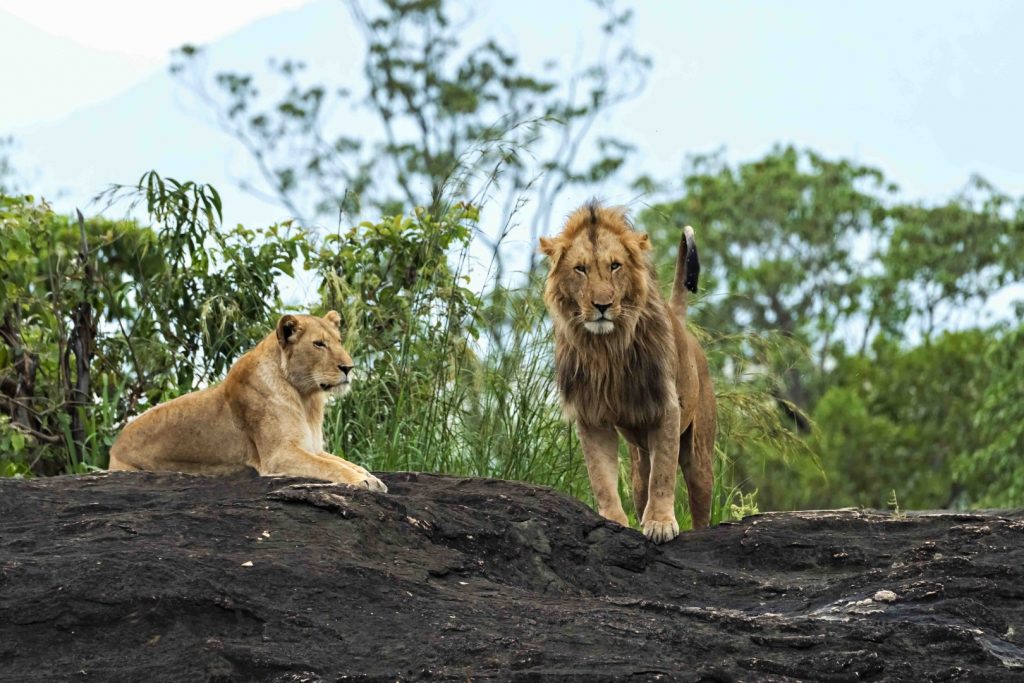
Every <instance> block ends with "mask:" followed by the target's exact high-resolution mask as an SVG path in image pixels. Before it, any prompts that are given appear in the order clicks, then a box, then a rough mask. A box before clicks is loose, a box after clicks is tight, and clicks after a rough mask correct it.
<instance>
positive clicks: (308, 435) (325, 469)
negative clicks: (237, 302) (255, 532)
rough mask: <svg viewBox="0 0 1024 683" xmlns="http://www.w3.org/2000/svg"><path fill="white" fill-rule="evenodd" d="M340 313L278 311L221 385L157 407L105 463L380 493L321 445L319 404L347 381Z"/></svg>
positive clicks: (129, 429)
mask: <svg viewBox="0 0 1024 683" xmlns="http://www.w3.org/2000/svg"><path fill="white" fill-rule="evenodd" d="M339 322H340V319H339V317H338V314H337V313H335V312H334V311H331V312H330V313H328V314H327V315H325V316H324V317H323V318H317V317H315V316H311V315H286V316H284V317H282V318H281V320H280V321H279V322H278V323H277V329H275V330H274V331H273V332H271V333H270V334H268V335H267V337H266V338H265V339H264V340H263V341H261V342H260V343H259V344H258V345H257V346H256V348H254V349H253V350H252V351H249V352H248V353H246V354H245V355H244V356H242V357H241V358H239V359H238V361H237V362H236V363H235V364H234V365H233V366H232V367H231V370H230V371H229V372H228V375H227V377H226V378H224V381H223V382H221V383H220V384H218V385H216V386H213V387H210V388H208V389H203V390H201V391H196V392H193V393H191V394H185V395H184V396H179V397H178V398H176V399H174V400H172V401H168V402H167V403H163V404H161V405H158V406H156V407H154V408H151V409H150V410H147V411H146V412H145V413H143V414H142V415H140V416H139V417H138V419H136V420H134V421H132V422H130V423H129V424H128V425H126V426H125V428H124V430H123V431H122V432H121V434H120V435H119V436H118V437H117V441H115V442H114V445H113V447H111V449H110V469H111V470H150V471H172V472H188V473H193V474H229V473H232V472H238V471H241V470H244V469H245V468H247V467H251V468H253V469H255V470H256V471H257V472H259V473H260V474H261V475H264V476H272V475H278V476H294V477H312V478H314V479H325V480H327V481H332V482H340V483H343V484H352V485H357V486H365V487H366V488H369V489H372V490H374V491H387V487H386V486H385V485H384V483H383V482H382V481H381V480H380V479H378V478H377V477H375V476H373V475H372V474H370V473H369V472H367V471H366V470H365V469H363V468H362V467H360V466H359V465H356V464H354V463H351V462H348V461H346V460H343V459H341V458H339V457H337V456H335V455H331V454H330V453H325V452H324V437H323V420H324V404H325V403H326V401H327V397H328V396H329V395H330V394H331V393H336V394H344V393H346V392H348V390H349V388H350V387H351V378H352V358H351V357H350V356H349V355H348V352H347V351H345V349H344V347H342V345H341V334H340V332H339V331H338V323H339Z"/></svg>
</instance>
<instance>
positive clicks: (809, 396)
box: [640, 147, 1024, 508]
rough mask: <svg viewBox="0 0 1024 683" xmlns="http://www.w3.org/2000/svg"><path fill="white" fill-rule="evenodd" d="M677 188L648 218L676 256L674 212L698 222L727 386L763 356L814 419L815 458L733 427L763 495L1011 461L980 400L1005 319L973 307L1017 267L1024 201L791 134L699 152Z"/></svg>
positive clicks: (970, 475)
mask: <svg viewBox="0 0 1024 683" xmlns="http://www.w3.org/2000/svg"><path fill="white" fill-rule="evenodd" d="M682 187H683V192H682V196H681V197H679V198H677V199H675V200H673V201H669V202H664V203H662V204H657V205H654V206H652V207H651V208H650V209H649V210H647V211H646V212H644V213H643V214H642V215H641V217H640V223H641V225H642V227H644V228H645V229H647V230H648V231H649V232H651V234H652V236H653V238H654V239H655V242H656V243H657V252H658V253H662V254H664V257H663V258H664V261H665V263H664V266H665V267H671V266H670V265H669V264H668V263H667V262H668V261H672V260H674V258H675V248H676V243H677V241H678V239H679V226H681V225H685V224H687V223H691V224H693V225H694V226H695V228H696V231H697V239H698V244H699V246H700V254H701V259H702V262H703V265H704V269H703V272H702V286H703V287H704V288H705V292H706V293H705V294H704V296H703V299H702V301H701V304H700V306H699V308H698V311H699V312H698V316H699V318H698V319H699V320H700V322H701V323H702V324H704V325H706V326H707V327H708V328H709V329H713V330H716V331H720V332H723V333H724V334H723V335H722V338H721V343H722V344H723V346H722V347H721V348H720V349H719V350H718V351H716V353H721V359H722V360H723V361H725V362H724V363H723V364H722V365H720V370H719V371H720V372H721V373H722V375H723V380H724V381H725V382H726V384H724V386H727V382H728V381H730V379H733V378H736V377H737V372H739V373H741V374H742V373H745V372H749V371H750V370H754V371H755V373H756V374H759V375H760V379H759V380H757V381H758V382H759V383H760V384H759V386H760V387H761V388H762V389H763V390H764V391H768V392H770V393H774V394H775V396H776V397H777V398H778V399H779V402H778V409H779V410H780V411H781V412H782V414H783V415H785V416H786V417H787V418H791V419H792V424H793V426H795V427H796V428H797V429H798V430H799V431H801V432H803V433H805V434H806V436H805V437H803V439H802V441H801V443H802V444H803V445H804V447H805V449H806V452H805V455H810V456H811V457H809V458H804V457H800V458H792V457H788V456H786V455H785V450H784V449H782V448H780V447H779V446H778V445H777V444H774V443H771V440H770V439H764V440H762V441H761V442H760V443H758V442H755V443H754V445H753V446H752V447H751V446H747V444H748V443H749V442H748V441H746V440H743V439H732V438H730V437H729V436H728V435H725V436H724V439H723V440H722V441H721V443H725V444H731V447H732V448H734V449H735V448H737V445H738V447H739V448H738V450H739V452H740V453H741V455H740V457H739V458H735V459H734V460H733V462H734V463H737V464H736V465H735V467H736V470H735V474H736V477H737V478H738V480H739V481H743V482H746V485H748V486H750V487H756V488H757V490H758V492H759V500H758V502H759V504H760V505H761V506H762V507H767V508H792V507H804V506H808V505H810V506H815V507H823V506H834V505H853V504H855V505H870V506H874V507H881V506H883V505H884V504H885V501H886V496H887V495H888V493H889V492H890V491H891V490H892V489H896V490H898V491H899V492H900V496H901V499H902V500H903V501H904V504H906V505H907V506H909V507H939V506H950V505H953V506H957V505H972V504H976V503H977V501H978V496H979V495H984V494H981V493H980V492H981V491H983V490H985V487H984V486H983V485H981V482H982V481H984V479H983V477H982V472H981V470H980V469H979V468H978V466H977V463H980V462H985V460H984V459H985V458H986V457H990V458H994V460H993V461H992V462H991V464H992V465H993V466H995V467H997V468H998V467H1002V468H1003V469H1002V470H1000V471H1003V472H1005V471H1006V469H1005V467H1006V465H1007V464H1008V463H1011V462H1012V461H1013V460H1012V458H1013V457H1019V455H1020V451H1019V450H1017V451H1015V452H1014V451H1012V450H1007V448H1008V444H1012V443H1013V442H1012V440H1010V441H1006V440H1004V441H1002V446H999V447H998V448H1000V449H1002V450H997V451H992V450H990V449H989V448H988V446H987V444H991V443H992V442H993V440H994V439H995V434H996V432H995V431H994V430H991V431H988V432H982V431H979V429H978V427H979V426H980V425H981V424H986V425H989V427H991V424H992V422H991V420H988V419H986V418H984V417H978V416H976V410H977V406H978V402H979V401H981V400H983V398H982V397H990V398H989V399H988V400H989V401H990V402H997V401H998V399H995V398H991V397H992V396H994V395H1001V394H1002V393H1003V392H1006V391H1007V389H1006V388H1005V386H1004V387H1003V388H1002V389H994V388H993V387H992V385H991V381H992V380H991V378H992V374H991V369H990V368H989V367H988V366H987V365H986V364H985V362H983V359H984V358H986V357H988V356H987V355H986V354H988V353H990V352H989V351H987V350H988V349H989V348H990V345H991V344H992V343H994V341H995V339H996V335H995V333H994V332H993V331H992V330H989V329H986V328H983V327H980V326H978V325H979V324H980V317H979V316H978V315H977V314H975V315H973V316H972V315H971V314H970V312H971V311H975V312H977V311H981V310H983V307H984V304H985V303H986V302H987V301H988V300H989V299H990V298H991V297H992V296H993V295H994V294H996V293H998V292H1000V291H1001V290H1002V288H1003V287H1005V286H1007V285H1010V284H1013V283H1020V282H1021V280H1022V278H1024V271H1022V270H1021V265H1020V264H1021V263H1022V262H1024V241H1022V237H1024V220H1022V212H1021V209H1020V204H1019V203H1018V204H1015V203H1014V202H1013V201H1012V200H1011V199H1010V198H1009V197H1007V196H1006V195H1003V194H1002V193H1000V192H999V191H998V190H996V189H995V188H994V187H992V186H991V185H990V184H988V183H986V182H985V181H984V180H982V179H980V178H972V179H971V181H970V182H969V183H968V185H967V186H966V188H965V189H964V190H963V191H962V192H961V193H959V194H958V195H956V196H955V197H953V198H952V199H951V200H950V201H948V202H946V203H942V204H938V205H930V206H929V205H923V204H915V203H907V202H902V201H900V200H899V198H898V193H897V189H896V187H895V185H894V184H893V183H891V182H890V181H888V180H887V179H886V178H885V177H884V175H883V174H882V173H881V172H880V171H878V170H877V169H872V168H869V167H865V166H861V165H858V164H854V163H852V162H849V161H845V160H838V161H836V160H829V159H827V158H825V157H822V156H821V155H819V154H816V153H814V152H811V151H798V150H796V149H794V148H792V147H780V148H776V149H774V150H772V151H771V152H770V153H769V154H768V155H766V156H765V157H763V158H761V159H758V160H755V161H752V162H748V163H742V164H738V165H735V166H730V165H729V164H727V163H726V162H725V160H724V158H723V157H722V156H721V155H720V154H716V155H711V156H703V157H697V158H695V159H693V160H692V161H691V163H690V165H689V167H688V169H687V172H686V175H685V176H684V178H683V182H682ZM965 313H966V315H965ZM1018 315H1019V314H1018ZM971 318H973V322H974V323H975V325H976V326H975V327H971V328H966V329H962V330H956V329H952V328H951V326H952V325H953V324H955V323H957V322H961V323H962V322H963V321H964V320H965V319H966V320H968V321H971ZM730 332H732V334H730ZM915 339H917V340H922V339H923V343H918V344H916V345H915V344H914V340H915ZM992 353H994V352H992ZM713 357H714V356H713ZM991 357H992V358H995V357H996V356H991ZM1003 367H1006V368H1008V370H1007V371H1008V372H1009V371H1010V370H1009V367H1010V366H1009V362H1008V361H1006V362H1004V364H1003ZM737 368H738V370H737ZM1011 376H1012V373H1011ZM997 412H998V411H997ZM809 417H813V420H811V419H809ZM815 423H816V425H815ZM728 424H729V418H728V417H726V418H725V419H724V420H723V426H724V428H725V429H728ZM745 424H753V423H752V422H751V421H750V420H749V418H748V419H747V420H746V422H745ZM1003 424H1004V425H1005V424H1006V423H1005V422H1004V423H1003ZM1003 433H1004V432H999V434H1003ZM762 443H764V444H768V445H767V446H766V450H764V451H763V452H760V451H761V448H762V445H761V444H762ZM747 451H753V452H747ZM1010 453H1013V454H1014V455H1013V456H1011V455H1010ZM971 463H975V464H974V465H972V464H971ZM819 465H820V467H819ZM954 465H955V466H954ZM979 486H980V488H979ZM993 490H995V489H993ZM1003 490H1006V488H1005V486H1004V489H1003ZM1011 490H1012V489H1011ZM1000 500H1010V499H1009V498H1005V499H1000ZM1015 500H1018V501H1020V500H1021V499H1020V498H1016V499H1015Z"/></svg>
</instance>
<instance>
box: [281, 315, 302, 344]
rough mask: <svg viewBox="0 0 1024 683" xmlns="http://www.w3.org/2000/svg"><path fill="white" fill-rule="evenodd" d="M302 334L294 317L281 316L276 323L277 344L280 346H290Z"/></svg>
mask: <svg viewBox="0 0 1024 683" xmlns="http://www.w3.org/2000/svg"><path fill="white" fill-rule="evenodd" d="M301 332H302V325H300V324H299V319H298V318H296V317H295V316H294V315H283V316H281V319H280V320H278V321H277V343H278V344H280V345H281V346H284V345H285V344H291V343H292V342H294V341H295V340H297V339H298V338H299V334H301Z"/></svg>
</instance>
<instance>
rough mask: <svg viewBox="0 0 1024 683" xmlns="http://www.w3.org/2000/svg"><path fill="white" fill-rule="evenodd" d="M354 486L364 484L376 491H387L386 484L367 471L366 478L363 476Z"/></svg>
mask: <svg viewBox="0 0 1024 683" xmlns="http://www.w3.org/2000/svg"><path fill="white" fill-rule="evenodd" d="M363 471H364V472H365V471H366V470H363ZM356 486H365V487H366V488H368V489H370V490H371V491H376V492H378V493H387V492H388V487H387V485H386V484H385V483H384V482H382V481H381V480H380V479H378V478H377V477H375V476H373V475H372V474H370V473H369V472H366V478H364V479H363V480H362V481H360V482H359V483H358V484H356Z"/></svg>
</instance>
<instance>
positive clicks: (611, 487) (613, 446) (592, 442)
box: [579, 424, 629, 526]
mask: <svg viewBox="0 0 1024 683" xmlns="http://www.w3.org/2000/svg"><path fill="white" fill-rule="evenodd" d="M579 435H580V445H581V446H583V459H584V460H585V461H586V463H587V473H588V474H589V475H590V488H591V490H592V491H593V492H594V499H595V500H596V501H597V511H598V513H600V515H601V516H602V517H604V518H606V519H610V520H612V521H613V522H618V523H619V524H621V525H622V526H629V519H628V518H627V517H626V511H625V510H623V509H622V501H621V500H620V499H619V435H618V434H617V433H616V432H615V430H614V429H605V428H603V427H587V426H586V425H583V424H581V425H579Z"/></svg>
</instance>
